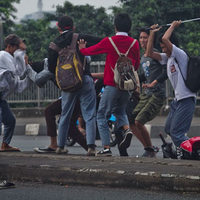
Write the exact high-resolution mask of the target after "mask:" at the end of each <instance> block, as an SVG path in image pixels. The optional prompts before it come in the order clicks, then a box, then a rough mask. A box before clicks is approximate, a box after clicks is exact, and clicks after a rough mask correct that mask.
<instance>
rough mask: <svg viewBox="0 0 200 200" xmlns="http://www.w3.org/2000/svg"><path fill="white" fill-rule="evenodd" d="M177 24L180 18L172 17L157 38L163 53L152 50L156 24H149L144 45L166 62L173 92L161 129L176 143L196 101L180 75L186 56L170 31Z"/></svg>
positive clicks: (183, 70)
mask: <svg viewBox="0 0 200 200" xmlns="http://www.w3.org/2000/svg"><path fill="white" fill-rule="evenodd" d="M180 24H181V21H173V22H172V24H171V26H170V27H169V28H168V30H167V31H166V32H165V34H164V35H161V36H160V37H159V38H158V40H159V42H160V46H161V48H162V52H163V53H157V52H154V51H153V41H154V35H155V33H156V32H157V31H159V29H160V28H158V24H155V25H153V26H151V31H150V37H149V41H148V45H147V55H148V56H149V57H151V58H153V59H156V60H159V61H160V63H161V64H167V75H168V77H169V80H170V82H171V84H172V87H173V89H174V92H175V98H174V100H173V101H172V102H171V105H170V112H169V115H168V118H167V121H166V124H165V132H166V133H167V134H169V135H170V136H171V138H172V140H173V142H174V144H175V145H176V147H180V145H181V143H182V142H183V141H185V140H187V139H188V137H187V136H186V135H185V134H186V133H187V132H188V130H189V128H190V125H191V121H192V118H193V113H194V110H195V105H196V95H195V94H194V93H192V92H191V91H190V90H189V89H188V88H187V87H186V85H185V82H184V80H183V77H182V75H183V76H184V78H186V74H187V64H188V59H189V58H188V56H187V54H186V53H185V52H184V51H183V50H182V49H180V48H178V41H177V38H176V37H175V35H173V31H174V29H175V28H177V27H178V26H179V25H180Z"/></svg>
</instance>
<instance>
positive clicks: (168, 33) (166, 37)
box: [162, 20, 181, 52]
mask: <svg viewBox="0 0 200 200" xmlns="http://www.w3.org/2000/svg"><path fill="white" fill-rule="evenodd" d="M180 24H181V20H179V21H173V22H172V24H171V26H170V27H169V28H168V29H167V31H166V32H165V34H164V35H163V37H162V41H163V43H164V44H165V45H166V46H167V48H168V49H169V50H170V52H172V47H173V44H172V43H171V42H170V40H169V39H170V37H171V35H172V33H173V31H174V29H175V28H177V27H179V25H180Z"/></svg>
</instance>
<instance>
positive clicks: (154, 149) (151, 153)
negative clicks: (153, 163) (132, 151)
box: [142, 146, 160, 158]
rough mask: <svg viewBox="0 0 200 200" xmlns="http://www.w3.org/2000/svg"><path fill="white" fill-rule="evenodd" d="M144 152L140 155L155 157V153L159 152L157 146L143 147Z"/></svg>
mask: <svg viewBox="0 0 200 200" xmlns="http://www.w3.org/2000/svg"><path fill="white" fill-rule="evenodd" d="M144 150H145V152H144V153H143V154H142V157H146V158H155V157H156V154H157V153H158V152H159V150H160V149H159V148H158V147H154V146H153V147H146V148H144Z"/></svg>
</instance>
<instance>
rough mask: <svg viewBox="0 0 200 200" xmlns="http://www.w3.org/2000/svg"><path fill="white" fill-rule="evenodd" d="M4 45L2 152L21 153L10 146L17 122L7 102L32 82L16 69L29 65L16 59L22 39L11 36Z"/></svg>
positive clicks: (0, 80) (0, 99)
mask: <svg viewBox="0 0 200 200" xmlns="http://www.w3.org/2000/svg"><path fill="white" fill-rule="evenodd" d="M4 43H5V51H0V134H1V132H2V129H1V127H2V126H1V125H2V123H3V124H4V136H3V142H2V145H1V148H0V152H2V151H20V150H19V148H16V147H11V146H10V145H9V144H10V142H11V139H12V136H13V133H14V129H15V123H16V120H15V116H14V114H13V113H12V111H11V109H10V107H9V105H8V103H7V101H6V97H7V96H8V95H10V94H12V93H14V92H22V91H23V90H25V89H26V88H28V87H29V86H30V85H31V83H32V81H31V80H30V79H29V78H28V77H26V78H25V79H23V80H20V78H19V76H17V70H16V68H17V67H19V69H20V68H21V69H23V67H22V65H25V63H27V60H26V61H25V57H24V59H21V62H20V61H19V60H18V61H17V60H16V58H15V57H14V53H15V52H16V50H18V49H19V48H20V45H21V40H20V38H19V37H18V36H17V35H15V34H10V35H8V36H7V37H6V38H5V40H4ZM26 59H27V58H26Z"/></svg>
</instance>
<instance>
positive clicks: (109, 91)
mask: <svg viewBox="0 0 200 200" xmlns="http://www.w3.org/2000/svg"><path fill="white" fill-rule="evenodd" d="M114 25H115V31H116V35H115V36H113V37H112V40H113V42H114V43H115V45H116V46H117V48H118V49H119V51H120V53H123V54H125V53H126V52H127V50H128V49H129V47H130V45H131V44H132V42H133V40H134V39H133V38H132V37H129V36H128V33H129V32H130V30H131V25H132V22H131V19H130V17H129V16H128V15H127V14H124V13H120V14H118V15H117V16H116V17H115V20H114ZM86 43H87V42H85V41H84V40H80V42H79V49H80V52H81V53H82V54H83V55H96V54H103V53H106V54H107V57H106V64H105V69H104V85H105V90H104V92H103V95H102V98H101V101H100V104H99V109H98V113H97V125H98V129H99V133H100V137H101V140H102V145H103V146H104V149H103V150H102V151H100V152H98V153H97V156H112V152H111V150H110V138H109V127H108V119H109V118H110V115H111V113H113V114H114V116H115V117H116V126H117V128H121V129H123V130H124V139H123V140H122V142H121V143H120V144H119V148H123V149H127V148H128V147H129V146H130V143H131V139H132V135H133V133H132V131H131V130H130V127H129V122H128V119H127V115H126V112H125V108H126V105H127V102H128V100H129V98H130V94H129V92H128V91H119V90H117V88H116V87H115V83H114V81H113V78H114V72H113V71H114V68H115V64H116V62H117V59H118V58H119V56H118V54H117V52H116V50H115V49H114V47H113V45H112V44H111V42H110V41H109V38H108V37H106V38H104V39H103V40H102V41H100V42H99V43H98V44H96V45H94V46H91V47H89V48H85V45H86ZM128 57H129V58H131V60H132V64H133V66H134V68H135V70H137V69H138V67H139V64H140V53H139V43H138V41H136V42H135V44H134V45H133V47H132V48H131V49H130V51H129V53H128Z"/></svg>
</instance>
